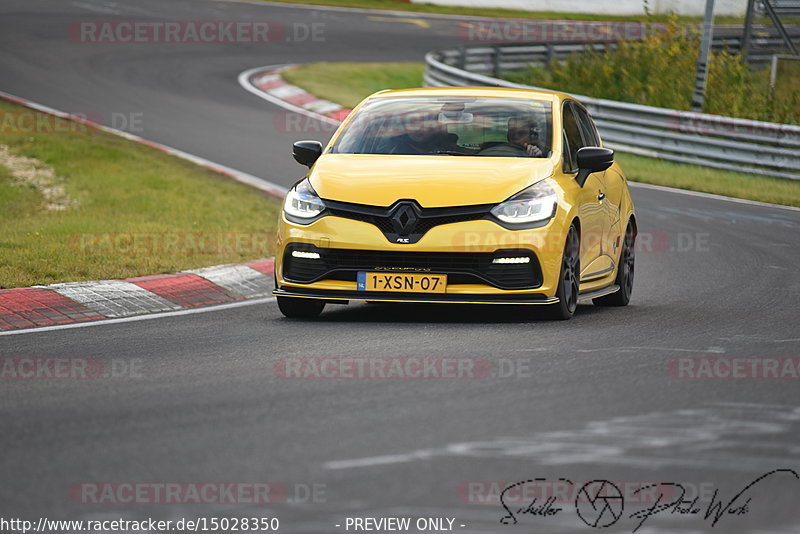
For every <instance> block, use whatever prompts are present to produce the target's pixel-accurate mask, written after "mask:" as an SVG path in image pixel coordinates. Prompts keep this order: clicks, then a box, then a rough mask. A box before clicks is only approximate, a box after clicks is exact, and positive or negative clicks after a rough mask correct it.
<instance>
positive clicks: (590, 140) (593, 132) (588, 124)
mask: <svg viewBox="0 0 800 534" xmlns="http://www.w3.org/2000/svg"><path fill="white" fill-rule="evenodd" d="M573 109H574V110H575V114H576V115H577V116H578V124H579V126H580V129H581V133H582V134H583V141H584V143H583V146H600V136H599V135H597V129H596V128H595V126H594V122H593V121H592V119H591V118H590V117H589V114H588V113H587V112H586V110H585V109H583V108H582V107H581V106H573Z"/></svg>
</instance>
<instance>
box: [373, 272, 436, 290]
mask: <svg viewBox="0 0 800 534" xmlns="http://www.w3.org/2000/svg"><path fill="white" fill-rule="evenodd" d="M357 281H358V289H359V291H400V292H404V293H444V292H445V290H446V289H447V275H446V274H417V273H404V274H386V273H358V278H357Z"/></svg>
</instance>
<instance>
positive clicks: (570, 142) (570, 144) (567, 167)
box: [562, 103, 583, 172]
mask: <svg viewBox="0 0 800 534" xmlns="http://www.w3.org/2000/svg"><path fill="white" fill-rule="evenodd" d="M562 113H563V115H562V123H563V124H564V135H565V137H566V142H567V146H566V147H564V148H565V150H564V172H574V171H576V170H577V169H578V161H577V156H576V154H577V153H578V149H579V148H581V147H583V141H582V140H581V132H580V129H579V127H578V119H577V118H576V117H575V114H574V113H573V111H572V106H571V105H570V104H569V103H566V104H564V107H563V108H562Z"/></svg>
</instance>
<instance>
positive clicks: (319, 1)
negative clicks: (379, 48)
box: [269, 0, 763, 24]
mask: <svg viewBox="0 0 800 534" xmlns="http://www.w3.org/2000/svg"><path fill="white" fill-rule="evenodd" d="M269 1H275V0H269ZM277 1H278V2H280V3H283V4H307V5H317V6H336V7H356V8H362V9H385V10H390V11H408V12H412V13H434V14H445V15H462V16H470V17H497V18H518V19H536V20H608V21H644V22H663V21H665V20H667V19H668V17H669V16H668V15H647V14H645V12H644V8H642V14H641V15H595V14H592V13H561V12H558V11H520V10H514V9H499V8H475V7H458V6H453V7H450V6H438V5H434V4H412V3H410V2H395V1H393V0H277ZM643 5H644V4H643ZM743 18H744V17H729V16H721V17H715V18H714V21H715V23H717V24H742V20H743ZM678 20H681V21H686V22H700V21H701V20H702V17H679V19H678ZM756 22H759V23H760V22H763V21H762V19H761V18H759V19H758V20H757V21H756Z"/></svg>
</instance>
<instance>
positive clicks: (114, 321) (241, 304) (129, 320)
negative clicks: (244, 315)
mask: <svg viewBox="0 0 800 534" xmlns="http://www.w3.org/2000/svg"><path fill="white" fill-rule="evenodd" d="M273 300H275V297H261V298H257V299H251V300H242V301H238V302H230V303H228V304H215V305H214V306H207V307H204V308H189V309H186V310H178V311H171V312H162V313H151V314H146V315H134V316H133V317H119V318H116V319H100V320H97V321H85V322H80V323H67V324H57V325H53V326H38V327H34V328H25V329H20V330H4V331H0V337H2V336H15V335H18V334H36V333H39V332H51V331H53V330H69V329H72V328H86V327H89V326H106V325H111V324H119V323H133V322H136V321H147V320H149V319H164V318H166V317H177V316H181V315H193V314H195V313H208V312H217V311H223V310H229V309H231V308H242V307H244V306H254V305H256V304H264V303H266V302H272V301H273Z"/></svg>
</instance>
